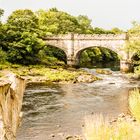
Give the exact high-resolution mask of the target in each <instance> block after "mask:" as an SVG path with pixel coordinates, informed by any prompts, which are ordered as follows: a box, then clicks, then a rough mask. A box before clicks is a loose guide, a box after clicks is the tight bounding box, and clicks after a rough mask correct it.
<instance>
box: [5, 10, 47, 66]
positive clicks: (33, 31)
mask: <svg viewBox="0 0 140 140" xmlns="http://www.w3.org/2000/svg"><path fill="white" fill-rule="evenodd" d="M4 31H5V34H6V36H5V37H4V39H3V42H4V43H3V44H2V48H3V50H5V51H7V52H8V56H7V57H8V58H7V59H8V61H10V62H12V63H20V64H35V63H37V62H39V58H38V53H39V50H40V49H42V47H43V46H44V45H45V44H44V42H43V40H42V39H41V38H40V36H41V34H40V32H42V31H41V30H40V28H39V22H38V18H37V16H36V15H35V14H34V13H33V12H32V11H31V10H28V9H25V10H16V11H14V12H13V13H12V14H11V15H10V16H9V18H8V20H7V23H6V24H5V28H4Z"/></svg>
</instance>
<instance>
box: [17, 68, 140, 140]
mask: <svg viewBox="0 0 140 140" xmlns="http://www.w3.org/2000/svg"><path fill="white" fill-rule="evenodd" d="M87 70H88V69H87ZM88 71H89V72H90V73H94V74H95V71H94V70H88ZM96 75H97V76H99V77H101V78H103V80H99V81H95V82H93V83H77V84H51V85H48V84H46V85H45V84H42V85H41V84H33V85H29V86H28V87H27V89H26V92H25V94H24V100H23V113H24V115H23V120H22V124H21V126H20V128H19V130H18V136H17V140H64V139H65V137H66V136H68V135H82V134H83V126H84V118H85V117H86V116H89V115H92V114H94V113H102V114H104V115H105V116H108V115H109V116H110V117H117V116H118V115H119V114H120V113H122V112H123V113H127V112H128V101H127V99H128V91H129V90H130V89H131V88H134V87H138V86H139V84H138V82H135V81H133V82H132V81H131V82H130V81H129V80H128V79H127V78H125V76H124V75H123V74H121V73H120V72H113V74H112V75H102V74H96Z"/></svg>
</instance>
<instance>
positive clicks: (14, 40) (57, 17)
mask: <svg viewBox="0 0 140 140" xmlns="http://www.w3.org/2000/svg"><path fill="white" fill-rule="evenodd" d="M3 12H4V11H3V10H1V9H0V17H1V16H2V15H3ZM122 32H123V31H121V30H119V29H118V28H114V29H112V30H110V31H107V30H104V29H101V28H97V27H96V28H93V26H92V24H91V20H90V19H89V18H88V17H87V16H84V15H79V16H77V17H75V16H72V15H70V14H68V13H66V12H63V11H59V10H58V9H56V8H51V9H49V10H48V11H45V10H39V11H37V12H33V11H31V10H28V9H25V10H16V11H14V12H13V13H12V14H11V15H10V16H9V17H8V19H7V22H6V23H5V24H2V22H0V57H1V60H0V61H1V62H5V61H8V62H10V63H18V64H24V65H28V64H37V63H38V64H39V63H45V64H49V65H52V64H62V63H61V61H63V64H64V63H66V56H65V54H64V52H63V51H61V50H59V49H57V48H55V47H51V46H46V45H45V43H44V41H43V40H42V37H43V36H45V35H46V34H47V35H53V34H67V33H80V34H110V33H111V34H117V33H122ZM97 52H98V53H99V54H98V53H97ZM113 55H114V54H113V53H112V52H110V51H109V50H105V49H103V48H101V49H99V48H96V49H88V50H86V51H84V52H83V53H82V54H81V63H85V62H87V60H89V61H90V62H93V61H97V62H101V61H112V60H114V59H116V55H114V56H113ZM87 56H88V57H87Z"/></svg>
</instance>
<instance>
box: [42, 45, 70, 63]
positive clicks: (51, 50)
mask: <svg viewBox="0 0 140 140" xmlns="http://www.w3.org/2000/svg"><path fill="white" fill-rule="evenodd" d="M44 51H45V54H46V55H48V56H50V57H55V58H57V59H58V60H59V61H63V62H64V63H65V64H67V54H66V52H65V50H63V49H61V48H60V47H57V46H53V45H46V46H45V48H44Z"/></svg>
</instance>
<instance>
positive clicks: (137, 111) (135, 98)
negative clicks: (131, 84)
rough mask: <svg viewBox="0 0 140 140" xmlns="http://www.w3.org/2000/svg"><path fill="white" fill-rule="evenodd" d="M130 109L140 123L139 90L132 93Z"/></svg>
mask: <svg viewBox="0 0 140 140" xmlns="http://www.w3.org/2000/svg"><path fill="white" fill-rule="evenodd" d="M129 109H130V111H131V113H132V115H133V116H134V117H135V118H136V120H137V121H139V122H140V91H139V89H137V88H136V89H134V90H133V91H131V92H130V96H129Z"/></svg>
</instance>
